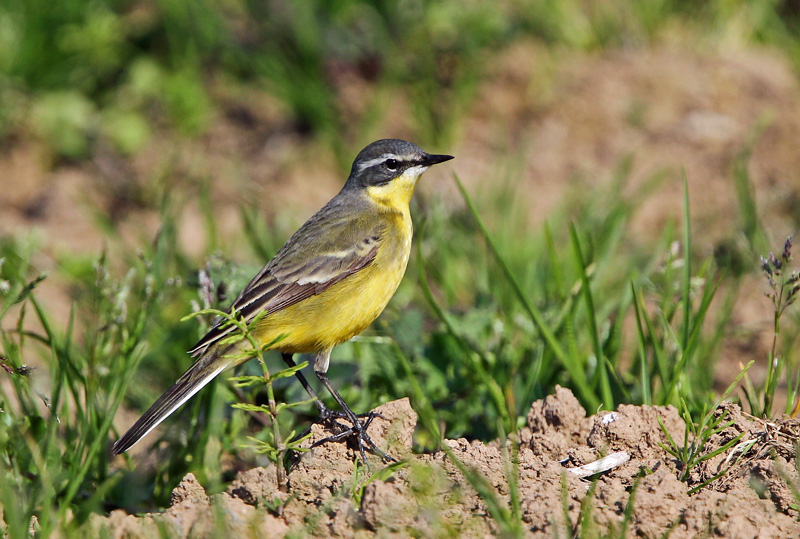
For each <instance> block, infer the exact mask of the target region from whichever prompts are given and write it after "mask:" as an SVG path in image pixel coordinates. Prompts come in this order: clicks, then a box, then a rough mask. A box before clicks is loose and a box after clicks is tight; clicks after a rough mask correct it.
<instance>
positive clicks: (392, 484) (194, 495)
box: [91, 387, 800, 538]
mask: <svg viewBox="0 0 800 539" xmlns="http://www.w3.org/2000/svg"><path fill="white" fill-rule="evenodd" d="M723 409H724V410H727V416H726V418H725V421H726V422H730V423H731V424H730V425H729V426H728V427H726V428H725V429H724V430H723V431H721V432H720V433H718V434H716V435H714V436H713V437H711V438H710V439H709V441H708V442H707V444H706V445H705V446H704V447H703V453H704V454H707V455H710V454H712V453H713V452H714V451H715V450H717V449H718V448H720V447H723V446H724V445H725V444H726V443H728V442H729V441H730V440H732V439H734V438H736V436H738V435H739V434H741V433H744V434H743V435H742V437H741V438H740V440H739V441H738V443H737V444H736V445H735V446H732V447H731V448H730V449H729V450H727V451H725V452H722V453H720V454H719V455H715V456H714V457H712V458H709V459H707V460H705V461H704V462H702V463H701V464H700V465H698V466H696V467H695V468H694V469H693V470H692V471H691V473H690V474H689V477H688V479H687V481H686V482H681V481H680V480H679V479H678V477H679V475H681V472H682V470H681V469H680V466H679V464H678V462H677V461H676V460H675V459H673V458H672V457H671V456H670V455H669V454H668V453H667V452H666V451H665V450H664V448H663V447H662V444H666V443H667V440H666V437H665V436H664V434H663V432H662V430H661V427H660V426H659V420H658V418H660V419H661V422H662V423H663V424H664V426H665V428H666V429H667V430H668V431H669V433H670V435H671V436H672V438H673V440H675V441H676V442H678V443H681V442H682V441H683V439H684V423H683V421H682V419H681V418H680V416H679V414H678V412H677V410H676V409H675V408H673V407H658V406H629V405H623V406H620V408H619V409H618V410H617V411H616V412H600V413H598V414H596V415H594V416H591V417H587V416H586V412H585V411H584V409H583V408H582V407H581V406H580V404H579V403H578V401H577V399H575V397H574V396H573V395H572V393H571V392H570V391H569V390H567V389H563V388H560V387H559V388H557V389H556V393H555V394H554V395H552V396H550V397H547V398H546V399H544V400H542V401H537V402H535V403H533V405H532V406H531V410H530V413H529V414H528V422H527V423H528V424H527V426H526V427H525V428H523V429H522V430H521V431H520V432H519V433H518V436H517V440H518V444H519V445H518V448H519V452H518V457H519V458H518V477H519V482H518V487H517V492H518V494H519V498H518V499H519V510H520V517H521V520H522V523H523V525H524V531H525V533H526V534H527V535H528V536H531V537H551V536H554V535H556V534H558V535H560V536H562V537H566V536H572V535H573V534H574V533H576V532H578V531H579V530H581V529H584V528H585V527H587V526H590V527H592V528H593V529H594V530H595V531H597V532H600V533H607V532H612V531H617V532H618V533H621V532H624V533H623V534H624V535H625V536H631V537H633V536H636V537H661V536H663V535H664V534H665V533H667V532H668V531H670V530H671V532H670V537H671V538H684V537H686V538H688V537H696V536H698V534H700V535H702V536H704V537H705V536H713V537H736V538H748V537H796V536H798V535H800V522H798V503H800V500H798V499H797V498H796V497H795V495H793V494H792V488H793V487H792V485H794V489H795V491H796V490H797V486H798V485H800V480H798V474H797V470H796V468H795V466H794V460H795V446H794V445H793V444H794V440H796V439H797V436H798V434H800V422H798V421H796V420H789V421H784V422H766V421H758V420H751V419H749V418H748V417H747V416H746V415H745V414H743V413H742V412H741V410H740V409H739V408H738V407H737V406H735V405H730V404H726V405H725V406H724V408H723ZM376 411H377V412H379V413H380V414H381V415H382V416H383V417H378V418H376V419H375V420H374V421H373V424H372V425H371V426H370V435H371V437H372V439H373V440H374V441H375V442H376V443H377V444H378V445H379V446H380V447H381V448H383V449H384V450H385V451H387V452H388V453H389V454H391V455H392V456H394V457H395V458H397V459H403V460H402V461H401V463H400V464H397V465H392V466H391V467H390V468H386V467H384V466H383V465H382V464H381V462H380V460H379V459H378V458H377V457H374V456H370V457H369V459H370V468H369V470H368V469H366V468H365V467H363V466H355V465H354V460H355V457H356V453H355V451H353V449H351V448H349V447H347V445H346V444H343V443H328V444H325V445H323V446H321V447H317V448H314V449H311V450H310V451H309V452H308V453H306V454H304V455H302V457H301V458H300V459H299V460H298V462H297V464H296V465H295V466H294V467H293V468H292V470H291V471H290V473H289V474H288V478H287V485H286V489H285V490H280V489H279V488H278V486H277V484H276V476H275V469H274V468H273V467H269V468H256V469H253V470H249V471H246V472H243V473H240V474H239V476H238V477H237V479H236V480H235V481H234V482H233V484H231V485H230V487H229V488H228V490H227V492H224V493H221V494H217V495H214V496H208V495H207V494H206V492H205V490H204V489H203V487H202V486H201V485H200V484H199V483H198V482H197V480H196V479H195V477H194V476H193V475H192V474H189V475H187V476H186V477H185V478H184V479H183V481H182V482H181V483H180V485H178V486H177V488H175V490H174V491H173V493H172V498H171V506H170V507H169V509H167V510H166V511H165V512H164V513H158V514H149V515H145V516H142V517H134V516H131V515H127V514H125V513H124V512H123V511H114V512H113V513H111V514H110V515H109V516H108V517H101V516H99V515H98V516H96V517H95V518H94V520H93V521H92V522H91V526H92V527H93V528H94V529H93V531H94V532H98V533H100V532H101V531H104V532H107V533H108V534H109V536H110V537H150V536H152V537H160V536H163V535H164V534H165V533H166V534H167V535H169V536H176V537H188V536H207V535H210V534H211V533H213V532H215V531H219V530H221V529H226V530H228V531H229V533H230V534H231V535H232V536H234V537H239V536H254V537H255V536H269V537H284V536H308V535H313V536H316V537H371V536H373V535H380V536H397V537H408V536H415V537H439V536H451V537H452V536H466V537H485V536H495V535H501V534H503V532H504V531H505V529H504V528H503V526H504V524H503V522H502V520H503V519H502V518H501V519H496V518H495V517H496V515H497V511H498V509H496V507H503V506H506V507H509V508H510V507H511V503H512V502H511V499H512V496H511V494H512V493H511V488H512V487H510V486H509V481H508V478H509V477H511V475H510V472H509V471H510V470H511V469H512V466H511V465H510V464H509V462H510V461H509V459H508V458H507V457H506V456H504V454H507V453H508V452H507V451H504V449H503V447H502V446H501V444H500V443H497V442H494V443H489V444H485V443H482V442H478V441H473V442H469V441H467V440H465V439H459V440H446V441H445V444H446V445H447V448H448V449H449V452H450V453H451V455H450V456H448V454H447V453H446V452H444V451H437V452H434V453H429V454H422V455H414V454H412V453H411V439H412V434H413V431H414V427H415V426H416V419H417V417H416V414H415V413H414V411H413V410H412V409H411V406H410V404H409V401H408V399H402V400H398V401H394V402H390V403H387V404H385V405H383V406H381V407H379V408H377V409H376ZM718 413H722V410H720V411H718ZM325 435H326V433H325V431H324V430H323V429H322V428H321V427H319V426H314V429H313V436H312V438H311V440H310V441H309V444H310V443H311V442H312V441H313V440H316V439H319V438H321V437H324V436H325ZM506 448H508V445H507V446H506ZM614 451H624V452H627V453H629V455H630V460H629V461H628V462H627V463H625V464H623V465H622V466H619V467H616V468H614V469H612V470H610V471H608V472H604V473H601V474H598V476H596V480H595V481H592V480H584V479H579V478H578V477H577V476H576V475H574V474H573V473H571V472H570V471H569V469H570V468H574V467H577V466H581V465H585V464H587V463H591V462H593V461H596V460H597V459H599V458H600V457H603V456H604V455H607V454H609V453H611V452H614ZM722 469H728V470H729V471H728V473H727V474H726V475H724V476H722V477H720V478H718V479H716V480H712V481H710V482H709V483H708V484H705V485H704V483H705V482H707V481H709V480H710V479H713V477H714V476H715V475H716V474H718V473H719V471H720V470H722ZM464 471H466V473H467V476H465V475H464ZM475 472H477V474H476V473H475ZM475 476H478V477H480V478H482V479H479V480H476V479H475ZM476 485H477V487H478V488H480V489H483V487H482V486H481V485H483V486H484V487H487V486H488V487H490V488H489V489H488V490H490V491H493V492H494V493H495V494H490V495H486V494H485V493H484V494H483V495H479V494H478V492H477V491H476V488H475V486H476ZM694 487H699V488H698V489H697V492H693V493H692V494H691V495H690V494H688V491H689V489H691V488H694ZM493 497H494V500H493ZM495 502H496V503H495ZM501 511H502V509H501ZM508 514H509V515H511V513H508ZM626 514H629V515H630V516H629V517H628V519H627V521H626V517H625V515H626ZM506 520H507V523H508V522H513V517H510V518H509V519H506Z"/></svg>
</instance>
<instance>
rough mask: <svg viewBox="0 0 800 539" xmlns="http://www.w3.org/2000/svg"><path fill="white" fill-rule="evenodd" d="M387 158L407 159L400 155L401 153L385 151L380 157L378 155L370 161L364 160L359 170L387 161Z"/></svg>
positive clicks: (359, 165)
mask: <svg viewBox="0 0 800 539" xmlns="http://www.w3.org/2000/svg"><path fill="white" fill-rule="evenodd" d="M387 159H396V160H398V161H405V158H403V157H400V156H399V155H395V154H393V153H385V154H383V155H382V156H380V157H376V158H375V159H370V160H369V161H364V162H363V163H359V164H358V170H359V171H361V170H364V169H366V168H369V167H372V166H375V165H379V164H381V163H383V162H384V161H386V160H387Z"/></svg>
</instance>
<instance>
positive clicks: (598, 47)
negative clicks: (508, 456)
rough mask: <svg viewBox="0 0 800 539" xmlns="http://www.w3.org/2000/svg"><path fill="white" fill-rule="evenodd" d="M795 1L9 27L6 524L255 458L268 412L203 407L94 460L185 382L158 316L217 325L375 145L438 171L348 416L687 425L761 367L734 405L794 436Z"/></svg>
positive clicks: (77, 9) (182, 331)
mask: <svg viewBox="0 0 800 539" xmlns="http://www.w3.org/2000/svg"><path fill="white" fill-rule="evenodd" d="M799 7H800V6H799V5H798V3H797V2H795V1H777V0H754V1H751V2H734V1H730V0H716V1H708V2H693V1H680V0H675V1H669V0H642V1H639V0H634V1H622V0H607V1H603V2H590V1H580V0H555V1H537V0H517V1H501V2H481V1H466V2H465V1H455V0H444V1H439V2H434V1H424V0H418V1H386V2H380V1H358V0H337V1H319V2H312V1H303V0H301V1H288V0H286V1H282V0H272V1H269V0H262V1H250V0H243V1H238V0H226V1H223V2H211V1H206V0H198V1H188V2H186V1H180V0H164V1H160V2H137V1H125V2H123V1H88V2H87V1H75V0H63V1H61V2H55V3H53V2H47V3H45V2H42V1H41V0H25V1H22V0H4V1H3V2H2V3H0V141H2V143H1V144H0V186H2V188H3V189H2V191H3V192H2V193H0V261H2V265H0V313H1V314H0V330H1V331H2V348H0V359H2V362H3V366H4V367H5V371H7V372H3V371H0V377H5V379H4V380H2V383H0V408H3V409H4V410H5V411H6V413H3V414H2V415H0V421H1V422H2V424H0V452H2V457H3V458H2V467H3V474H4V476H3V477H4V479H3V480H4V481H7V483H6V484H15V485H17V486H16V487H15V488H14V489H3V494H2V496H3V497H2V499H0V503H2V505H3V506H4V507H6V508H7V507H10V506H11V505H12V504H15V503H17V501H16V500H22V501H23V506H24V508H25V509H24V511H20V512H19V513H17V514H11V513H10V512H8V511H6V512H5V517H4V518H5V523H6V526H7V530H8V531H9V533H11V532H13V533H16V532H21V530H26V529H27V526H28V525H29V523H30V518H31V516H32V515H36V516H37V519H38V521H39V522H40V524H39V525H40V526H42V529H43V530H45V531H47V530H52V529H54V528H56V527H64V528H66V527H67V526H68V525H67V522H68V521H70V522H72V524H70V526H74V527H79V526H80V525H81V524H82V523H83V522H84V521H85V520H86V519H87V518H88V515H89V514H91V513H92V512H103V511H107V510H110V509H113V508H117V507H124V508H126V509H128V510H132V511H137V510H144V509H150V508H156V507H162V506H164V505H165V504H166V503H167V500H168V496H169V492H170V489H171V488H173V487H174V486H175V484H177V481H178V480H180V478H181V477H182V476H183V474H185V473H186V472H187V471H193V472H194V473H195V474H196V475H197V476H198V477H199V478H200V480H201V482H202V483H203V484H204V485H206V486H208V487H209V489H210V490H211V491H214V490H219V489H221V488H223V487H224V484H225V482H226V481H229V480H230V479H231V477H232V476H233V474H234V473H235V472H236V471H237V470H241V469H245V468H248V467H251V466H253V465H255V464H264V463H265V462H266V460H265V458H264V457H263V456H259V455H257V454H255V453H253V451H251V450H250V449H248V448H246V447H244V445H246V443H247V442H246V440H245V437H244V435H245V434H256V433H258V432H259V424H258V422H256V421H254V420H253V419H252V417H250V416H248V415H246V414H244V413H242V412H232V410H231V408H230V406H229V404H230V403H231V402H234V401H237V400H241V399H245V400H248V401H250V402H255V403H258V402H262V401H263V399H264V396H263V393H260V392H259V391H258V390H256V389H253V390H252V391H249V392H244V393H243V392H241V391H236V390H234V389H233V388H232V386H231V385H230V384H229V383H226V382H221V383H218V384H215V385H214V387H213V388H210V389H208V390H205V391H204V392H203V393H202V394H200V395H198V397H197V398H196V399H194V400H193V401H192V403H190V404H189V405H187V406H186V407H185V410H183V411H182V412H181V413H180V415H177V416H176V417H174V418H171V419H170V420H168V421H167V423H166V424H165V426H164V427H163V428H161V429H160V430H159V431H157V432H156V433H154V434H153V435H151V436H150V437H149V438H148V439H146V440H145V441H144V442H143V443H142V444H140V446H139V447H137V450H138V451H134V452H133V455H132V456H131V457H129V458H128V457H126V458H124V459H123V458H119V459H116V460H114V459H111V457H110V455H109V454H108V443H109V442H110V441H111V440H112V439H113V438H115V437H116V435H117V434H118V433H119V431H121V430H124V428H126V427H127V426H128V425H130V424H131V423H132V421H133V420H134V419H135V417H136V416H137V415H138V414H139V413H140V412H141V411H142V410H144V409H145V408H146V407H147V406H148V405H149V404H150V403H151V402H152V401H153V400H154V399H155V398H156V397H157V396H158V395H159V394H160V393H161V391H162V390H163V389H164V388H166V387H167V386H168V385H169V384H170V383H171V382H172V381H173V380H174V379H176V378H177V377H178V376H179V375H180V374H181V373H182V372H183V371H184V370H185V368H186V367H187V366H188V365H189V363H190V358H189V357H188V356H187V355H186V354H185V350H187V349H188V348H190V347H191V345H192V344H193V343H194V341H196V340H197V338H199V336H200V335H201V334H202V331H203V327H202V325H201V326H200V327H199V326H198V324H197V323H196V322H180V319H181V317H183V316H185V315H186V314H188V313H190V312H191V311H192V310H194V309H195V308H197V307H200V306H203V305H216V306H225V305H226V304H227V303H228V302H229V301H230V300H231V299H232V298H233V297H235V295H236V293H238V290H239V289H240V288H241V287H242V286H243V285H244V284H245V283H246V282H247V280H249V277H250V276H251V275H253V274H254V273H255V272H256V271H257V270H258V268H259V267H260V266H261V265H262V264H263V263H264V262H265V261H266V260H268V259H269V258H270V257H271V256H272V255H273V254H274V253H275V251H276V250H277V249H278V248H279V247H280V245H281V244H282V242H283V241H285V239H286V238H288V236H289V235H290V234H291V232H292V231H293V230H294V229H295V228H296V227H297V226H298V225H299V224H300V223H302V222H303V220H304V219H305V218H307V217H308V216H309V215H310V214H311V213H312V212H313V211H314V210H315V209H317V208H318V207H320V206H321V205H322V204H323V203H324V202H325V201H326V200H327V199H329V198H330V197H331V196H333V195H334V194H335V193H336V191H337V190H338V188H339V186H340V185H341V184H342V182H343V181H344V178H345V177H346V174H347V172H348V170H349V167H350V164H351V162H352V159H353V157H354V156H355V155H356V153H357V152H358V151H359V150H360V149H361V148H362V147H363V146H364V145H365V144H367V143H369V142H371V141H372V140H375V139H377V138H385V137H401V138H408V139H410V140H413V141H414V142H417V143H418V144H420V145H421V146H423V147H424V148H426V149H428V150H430V151H436V152H442V153H449V154H453V155H455V156H456V160H455V161H453V162H452V166H450V164H448V166H449V167H450V168H449V169H442V170H433V171H430V172H429V173H427V175H426V176H425V178H424V179H423V182H422V185H421V187H420V189H419V192H418V194H417V196H416V198H415V203H414V204H415V205H414V215H415V220H416V224H417V231H418V232H417V237H416V245H417V246H418V247H419V250H418V251H417V252H415V254H414V257H413V258H412V262H411V264H410V266H409V271H408V274H407V277H406V279H405V281H404V283H403V285H402V286H401V289H400V290H399V291H398V294H397V296H396V297H395V299H394V300H393V302H392V304H391V305H390V307H389V308H388V309H387V312H386V313H385V314H384V315H383V316H382V317H381V319H380V320H379V321H378V322H377V323H376V324H375V325H374V326H373V328H372V329H371V330H369V331H368V332H367V334H365V336H363V337H361V338H358V339H355V340H354V341H353V342H351V343H348V344H345V345H342V346H341V347H340V348H339V349H337V350H336V351H335V352H334V358H333V360H332V368H331V376H332V379H333V380H334V384H335V385H337V387H340V388H341V390H342V394H343V396H344V397H345V399H346V400H347V401H348V402H349V403H350V404H351V406H352V407H353V408H354V409H355V410H356V411H367V410H369V409H371V408H372V407H374V406H376V405H377V404H378V403H381V402H385V401H388V400H391V399H394V398H400V397H404V396H410V397H411V398H412V403H413V404H414V406H415V409H417V411H418V412H419V413H420V414H421V427H420V429H419V430H418V436H417V440H416V443H417V447H418V448H420V449H430V448H432V447H435V446H436V444H437V442H438V436H439V435H444V436H447V437H457V436H466V437H468V438H479V439H484V440H489V439H493V438H496V437H498V436H502V435H504V434H506V433H508V432H510V431H512V430H514V429H516V428H518V427H520V426H521V425H523V424H524V417H525V414H526V412H527V409H528V408H529V406H530V403H531V402H532V401H533V400H535V399H537V398H542V397H544V396H546V395H548V394H550V393H551V392H552V389H553V387H554V385H555V384H562V385H566V386H569V387H571V388H572V389H573V391H575V393H576V395H577V396H578V398H579V399H580V400H581V402H582V404H583V405H584V406H585V407H587V409H588V410H589V411H590V412H591V411H594V410H595V409H597V408H598V407H603V408H605V409H612V408H614V407H615V406H616V405H617V404H619V403H623V402H632V403H647V404H675V405H681V404H682V403H683V405H685V407H686V410H687V411H689V412H691V413H692V414H700V413H702V412H703V411H704V410H705V409H706V408H707V406H708V404H709V403H710V402H712V401H713V399H714V398H715V396H716V395H718V394H719V393H720V392H721V391H722V390H723V389H724V388H725V387H727V385H728V384H729V383H730V382H731V381H732V380H733V379H734V378H735V376H736V375H737V374H738V373H739V369H740V364H746V363H747V362H748V361H749V360H751V359H753V360H756V367H754V369H753V370H752V371H751V373H750V375H751V376H752V380H750V381H748V382H747V383H748V384H749V386H746V389H745V390H741V391H738V392H736V393H735V394H734V396H735V397H737V398H740V399H742V401H743V402H744V403H746V404H745V409H747V410H749V411H751V412H752V413H754V414H756V415H762V414H766V415H773V416H774V415H779V414H780V413H781V412H783V411H791V408H792V406H793V404H794V402H795V397H796V395H797V379H796V378H795V376H796V375H795V369H794V366H795V364H796V358H795V355H794V354H793V352H792V350H793V346H792V345H793V344H794V343H795V341H796V337H795V333H796V331H795V330H796V322H797V316H796V315H795V314H794V312H793V311H792V310H791V309H788V310H787V311H786V314H785V316H784V318H783V320H784V321H783V326H782V327H783V331H782V332H781V333H780V339H778V340H775V339H776V337H775V335H776V332H775V325H774V312H773V308H772V306H771V304H770V302H769V301H768V300H766V299H765V298H764V297H763V293H764V292H768V291H769V290H770V288H769V285H768V284H767V283H766V282H765V281H764V280H763V276H762V275H761V274H760V269H759V262H758V256H759V255H766V254H767V253H768V251H769V250H770V249H772V250H773V251H775V252H776V253H780V251H781V250H782V249H783V242H784V240H785V239H786V237H787V236H789V235H790V234H792V233H793V232H794V231H795V230H796V229H797V226H798V222H799V221H800V212H798V211H797V203H798V200H800V172H798V171H800V156H799V155H798V152H797V151H796V150H797V148H796V146H797V141H798V140H800V138H798V137H800V85H799V84H798V68H800V39H798V24H800V9H799ZM453 173H455V174H457V175H458V178H459V179H460V180H461V181H462V182H463V185H464V186H465V187H464V189H465V190H464V191H463V192H462V191H461V190H460V189H459V188H458V186H457V185H456V182H454V181H453V178H452V177H451V175H452V174H453ZM684 177H685V178H686V181H687V184H688V203H689V204H688V206H687V200H685V199H684V196H683V190H682V185H683V183H682V182H683V178H684ZM420 255H421V256H420ZM201 269H202V270H204V271H206V272H207V273H208V275H210V277H211V279H212V281H213V283H214V284H215V286H217V285H218V283H224V285H223V289H224V290H223V289H216V288H215V292H214V293H210V291H209V289H206V290H204V289H203V288H202V286H201V285H202V282H201V280H200V279H199V278H198V271H199V270H201ZM45 275H46V278H40V277H43V276H45ZM222 291H224V292H225V293H224V294H217V293H216V292H222ZM773 343H775V344H773ZM776 351H777V352H776ZM771 353H772V354H773V355H774V354H775V353H779V354H780V356H781V360H782V363H781V367H780V369H779V371H778V372H773V371H771V370H770V369H769V367H768V365H769V364H770V362H769V361H768V358H769V357H770V354H771ZM270 361H273V363H272V365H273V367H276V366H277V368H280V367H279V361H278V360H276V358H271V360H270ZM23 366H33V367H36V368H35V369H34V370H33V372H32V373H31V372H29V371H28V370H26V369H23V368H22V367H23ZM253 369H255V366H253V365H249V366H247V367H245V371H246V372H255V371H253ZM276 391H277V395H278V397H279V399H281V400H285V401H290V402H292V401H298V400H301V399H303V395H302V390H301V388H299V386H298V384H296V383H294V382H293V381H292V380H282V381H280V382H279V383H276ZM300 412H302V413H300ZM300 412H296V411H292V412H288V413H285V414H284V415H285V417H284V416H282V419H283V421H284V425H283V427H282V428H283V430H284V432H285V433H288V432H290V431H291V430H292V429H293V428H298V429H300V430H302V429H303V428H304V427H305V426H306V425H307V424H308V422H309V421H310V420H311V419H313V416H314V413H313V412H314V409H313V407H311V406H308V407H306V408H304V409H302V410H301V411H300ZM220 418H226V419H229V420H227V421H219V419H220ZM257 435H258V436H261V437H262V438H263V437H264V436H266V435H264V434H263V433H261V434H257ZM76 529H77V528H76Z"/></svg>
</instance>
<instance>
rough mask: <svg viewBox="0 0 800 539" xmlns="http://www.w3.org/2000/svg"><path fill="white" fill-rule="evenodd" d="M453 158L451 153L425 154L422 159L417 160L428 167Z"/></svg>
mask: <svg viewBox="0 0 800 539" xmlns="http://www.w3.org/2000/svg"><path fill="white" fill-rule="evenodd" d="M452 158H453V156H452V155H426V156H425V157H423V158H422V159H420V160H419V164H420V165H422V166H424V167H429V166H431V165H436V164H438V163H444V162H445V161H450V160H451V159H452Z"/></svg>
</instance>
